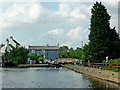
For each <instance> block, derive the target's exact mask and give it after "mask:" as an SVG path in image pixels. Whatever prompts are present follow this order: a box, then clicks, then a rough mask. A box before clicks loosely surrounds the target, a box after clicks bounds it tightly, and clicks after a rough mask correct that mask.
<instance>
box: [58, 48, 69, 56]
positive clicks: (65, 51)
mask: <svg viewBox="0 0 120 90" xmlns="http://www.w3.org/2000/svg"><path fill="white" fill-rule="evenodd" d="M59 54H60V55H59V57H60V58H67V57H68V47H67V46H63V47H60V49H59Z"/></svg>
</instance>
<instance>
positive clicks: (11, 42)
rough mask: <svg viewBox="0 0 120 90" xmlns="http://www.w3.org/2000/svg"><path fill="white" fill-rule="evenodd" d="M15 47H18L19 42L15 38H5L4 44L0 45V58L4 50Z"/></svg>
mask: <svg viewBox="0 0 120 90" xmlns="http://www.w3.org/2000/svg"><path fill="white" fill-rule="evenodd" d="M16 47H20V44H19V43H18V42H17V41H16V40H15V39H13V37H12V36H11V37H10V38H9V39H8V38H7V39H6V42H5V44H1V45H0V60H1V57H2V55H3V54H4V53H5V50H7V51H8V52H9V51H10V50H12V48H16Z"/></svg>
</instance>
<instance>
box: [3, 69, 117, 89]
mask: <svg viewBox="0 0 120 90" xmlns="http://www.w3.org/2000/svg"><path fill="white" fill-rule="evenodd" d="M2 88H117V84H114V83H111V82H108V81H103V80H99V79H96V78H92V77H90V76H86V75H84V74H80V73H76V72H74V71H72V70H69V69H67V68H64V67H60V68H55V67H49V68H47V67H38V68H2Z"/></svg>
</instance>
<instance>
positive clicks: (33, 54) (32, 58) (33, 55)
mask: <svg viewBox="0 0 120 90" xmlns="http://www.w3.org/2000/svg"><path fill="white" fill-rule="evenodd" d="M28 57H29V58H30V59H31V60H37V59H38V58H39V56H38V55H37V54H36V53H32V54H30V55H28Z"/></svg>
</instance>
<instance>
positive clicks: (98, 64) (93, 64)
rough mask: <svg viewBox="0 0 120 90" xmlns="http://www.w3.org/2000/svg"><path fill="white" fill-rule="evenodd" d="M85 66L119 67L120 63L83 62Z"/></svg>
mask: <svg viewBox="0 0 120 90" xmlns="http://www.w3.org/2000/svg"><path fill="white" fill-rule="evenodd" d="M85 66H89V67H94V68H99V67H110V68H117V69H119V68H120V64H113V63H85Z"/></svg>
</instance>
